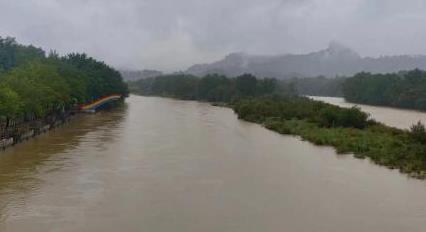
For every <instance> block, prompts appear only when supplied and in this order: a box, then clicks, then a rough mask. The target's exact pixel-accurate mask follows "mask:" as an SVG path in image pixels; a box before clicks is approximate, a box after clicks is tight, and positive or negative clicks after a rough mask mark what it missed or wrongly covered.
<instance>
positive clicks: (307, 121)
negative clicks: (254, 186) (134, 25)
mask: <svg viewBox="0 0 426 232" xmlns="http://www.w3.org/2000/svg"><path fill="white" fill-rule="evenodd" d="M130 87H131V91H132V92H134V93H137V94H142V95H155V96H166V97H174V98H178V99H184V100H203V101H210V102H224V103H225V105H226V106H228V107H231V108H232V109H233V110H234V111H235V113H236V114H237V115H238V117H239V118H241V119H243V120H247V121H251V122H256V123H259V124H262V125H264V126H265V127H267V128H269V129H271V130H274V131H277V132H279V133H282V134H292V135H299V136H301V137H302V138H303V139H306V140H308V141H311V142H313V143H315V144H318V145H330V146H333V147H335V148H336V150H337V151H338V152H339V153H353V154H355V155H356V157H359V158H364V157H369V158H371V159H372V160H373V161H374V162H376V163H378V164H381V165H385V166H388V167H390V168H398V169H400V170H401V171H402V172H405V173H409V174H410V175H412V176H415V177H418V178H425V177H426V129H425V127H424V125H423V124H421V123H419V124H417V125H413V127H412V128H411V131H407V130H400V129H396V128H391V127H388V126H385V125H383V124H381V123H378V122H376V121H374V120H371V119H370V118H369V115H368V114H366V113H364V112H362V111H361V110H360V109H359V108H357V107H353V108H341V107H338V106H334V105H331V104H327V103H323V102H319V101H314V100H311V99H308V98H306V97H300V96H297V95H296V94H295V89H294V85H289V84H284V85H280V84H279V83H278V82H277V81H276V80H275V79H256V78H255V77H254V76H252V75H242V76H239V77H237V78H227V77H225V76H219V75H207V76H205V77H203V78H198V77H195V76H190V75H183V74H177V75H168V76H160V77H156V78H149V79H145V80H140V81H137V82H132V83H130Z"/></svg>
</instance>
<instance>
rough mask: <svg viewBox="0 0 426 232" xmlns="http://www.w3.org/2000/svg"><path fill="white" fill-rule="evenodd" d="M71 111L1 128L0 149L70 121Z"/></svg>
mask: <svg viewBox="0 0 426 232" xmlns="http://www.w3.org/2000/svg"><path fill="white" fill-rule="evenodd" d="M72 115H73V114H72V113H71V111H69V112H65V113H62V114H58V115H50V116H48V117H46V118H44V119H42V120H34V121H29V122H23V123H18V124H16V125H13V126H9V127H7V128H3V129H0V150H4V149H6V148H7V147H10V146H13V145H15V144H18V143H21V142H23V141H26V140H28V139H30V138H32V137H35V136H37V135H40V134H42V133H45V132H47V131H49V130H51V129H54V128H56V127H59V126H61V125H62V124H64V123H66V122H68V121H69V120H70V119H71V117H72Z"/></svg>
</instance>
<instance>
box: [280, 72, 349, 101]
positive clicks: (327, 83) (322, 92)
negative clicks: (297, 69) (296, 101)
mask: <svg viewBox="0 0 426 232" xmlns="http://www.w3.org/2000/svg"><path fill="white" fill-rule="evenodd" d="M345 80H346V78H344V77H335V78H327V77H324V76H319V77H305V78H292V79H285V80H280V81H279V83H280V85H282V86H287V89H288V88H289V86H290V87H291V88H294V90H295V91H296V92H297V93H298V94H299V95H304V96H327V97H343V91H342V90H343V83H344V82H345ZM284 89H286V88H284Z"/></svg>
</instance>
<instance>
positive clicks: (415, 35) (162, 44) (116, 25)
mask: <svg viewBox="0 0 426 232" xmlns="http://www.w3.org/2000/svg"><path fill="white" fill-rule="evenodd" d="M424 12H426V1H424V0H408V1H400V0H179V1H176V0H120V1H116V0H73V1H68V0H42V1H41V0H25V1H24V0H0V22H1V23H0V35H2V36H7V35H9V36H14V37H16V38H17V39H18V40H19V41H21V42H24V43H31V44H34V45H38V46H42V47H43V48H45V49H56V50H57V51H58V52H60V53H66V52H71V51H77V52H86V53H88V54H89V55H92V56H94V57H96V58H99V59H102V60H105V61H106V62H107V63H109V64H112V65H114V66H116V67H119V68H131V69H140V68H154V69H160V70H165V71H173V70H180V69H185V68H186V67H187V66H190V65H191V64H193V63H200V62H209V61H212V60H215V59H218V58H220V57H222V56H224V55H225V54H227V53H229V52H235V51H243V52H248V53H256V54H279V53H302V52H308V51H313V50H318V49H320V48H322V47H325V46H326V45H327V43H328V42H329V41H331V40H337V41H341V42H342V43H344V44H347V45H348V46H350V47H352V48H354V49H355V50H357V51H359V52H360V53H361V54H362V55H369V56H379V55H386V54H426V45H425V43H424V41H426V31H425V30H423V26H424V25H425V24H426V14H425V13H424Z"/></svg>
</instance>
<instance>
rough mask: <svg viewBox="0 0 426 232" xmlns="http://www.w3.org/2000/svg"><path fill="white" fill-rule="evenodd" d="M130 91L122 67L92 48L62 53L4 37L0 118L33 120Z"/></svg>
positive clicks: (0, 51)
mask: <svg viewBox="0 0 426 232" xmlns="http://www.w3.org/2000/svg"><path fill="white" fill-rule="evenodd" d="M115 93H117V94H123V95H127V93H128V90H127V85H126V84H125V83H124V82H123V80H122V78H121V75H120V73H119V72H118V71H116V70H114V69H113V68H111V67H109V66H108V65H106V64H105V63H103V62H100V61H97V60H95V59H93V58H91V57H88V56H87V55H86V54H77V53H72V54H68V55H65V56H59V55H58V54H56V53H55V52H50V53H49V54H48V55H46V52H45V51H43V50H42V49H40V48H36V47H34V46H31V45H30V46H25V45H21V44H18V43H17V42H16V41H15V39H14V38H10V37H8V38H1V37H0V124H3V125H4V124H5V122H6V124H8V121H9V120H10V119H13V120H18V121H29V120H34V119H37V118H43V117H45V116H46V115H49V114H55V113H57V112H61V111H64V110H66V109H70V108H71V107H73V106H75V105H76V104H81V103H85V102H88V101H91V100H93V99H96V98H98V97H101V96H104V95H109V94H115Z"/></svg>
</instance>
